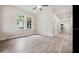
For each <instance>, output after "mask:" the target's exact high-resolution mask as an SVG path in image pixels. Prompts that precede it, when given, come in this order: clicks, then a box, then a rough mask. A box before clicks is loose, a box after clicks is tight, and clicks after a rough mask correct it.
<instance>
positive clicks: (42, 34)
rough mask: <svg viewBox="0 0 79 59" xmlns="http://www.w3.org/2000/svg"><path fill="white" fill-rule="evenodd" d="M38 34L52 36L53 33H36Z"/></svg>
mask: <svg viewBox="0 0 79 59" xmlns="http://www.w3.org/2000/svg"><path fill="white" fill-rule="evenodd" d="M38 34H40V35H45V36H53V34H46V33H38Z"/></svg>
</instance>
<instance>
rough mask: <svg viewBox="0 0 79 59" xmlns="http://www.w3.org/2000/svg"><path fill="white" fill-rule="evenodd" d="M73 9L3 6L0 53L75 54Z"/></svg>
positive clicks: (0, 8)
mask: <svg viewBox="0 0 79 59" xmlns="http://www.w3.org/2000/svg"><path fill="white" fill-rule="evenodd" d="M72 18H73V17H72V5H0V53H72V52H73V51H72V50H73V49H72V24H73V23H72V22H73V21H72Z"/></svg>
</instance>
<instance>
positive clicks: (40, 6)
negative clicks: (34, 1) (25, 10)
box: [32, 5, 48, 11]
mask: <svg viewBox="0 0 79 59" xmlns="http://www.w3.org/2000/svg"><path fill="white" fill-rule="evenodd" d="M47 6H48V5H38V6H36V7H34V8H33V9H32V10H35V9H39V10H40V11H42V7H47Z"/></svg>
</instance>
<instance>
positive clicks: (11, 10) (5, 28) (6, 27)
mask: <svg viewBox="0 0 79 59" xmlns="http://www.w3.org/2000/svg"><path fill="white" fill-rule="evenodd" d="M17 13H21V14H23V15H26V16H31V17H32V18H33V20H32V24H33V25H32V29H31V30H21V31H17V22H16V14H17ZM1 20H2V28H1V29H2V32H6V33H12V34H13V33H16V34H24V33H25V34H32V33H33V34H34V33H36V16H35V15H33V14H31V13H27V12H25V11H24V10H21V9H19V8H16V7H13V6H2V19H1Z"/></svg>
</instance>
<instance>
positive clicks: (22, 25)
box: [17, 14, 32, 30]
mask: <svg viewBox="0 0 79 59" xmlns="http://www.w3.org/2000/svg"><path fill="white" fill-rule="evenodd" d="M31 23H32V19H31V17H27V16H24V15H19V14H17V29H18V30H24V29H31V27H32V25H31Z"/></svg>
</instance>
